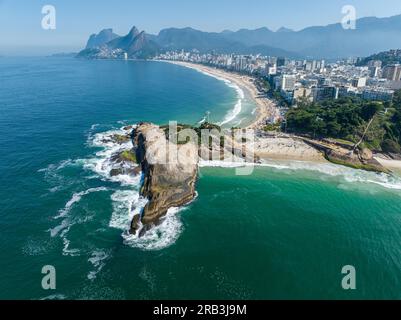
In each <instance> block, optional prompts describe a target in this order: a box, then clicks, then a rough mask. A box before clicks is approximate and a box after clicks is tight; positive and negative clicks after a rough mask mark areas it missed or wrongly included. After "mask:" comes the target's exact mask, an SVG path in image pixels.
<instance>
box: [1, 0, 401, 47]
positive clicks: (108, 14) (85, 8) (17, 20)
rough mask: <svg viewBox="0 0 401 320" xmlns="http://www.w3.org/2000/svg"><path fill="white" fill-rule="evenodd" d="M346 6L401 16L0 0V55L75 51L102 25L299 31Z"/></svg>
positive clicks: (254, 1) (259, 0)
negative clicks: (47, 12)
mask: <svg viewBox="0 0 401 320" xmlns="http://www.w3.org/2000/svg"><path fill="white" fill-rule="evenodd" d="M46 4H51V5H54V6H55V8H56V10H57V11H56V13H57V15H56V17H57V20H56V22H57V29H56V30H51V31H49V30H47V31H45V30H43V29H42V28H41V20H42V17H43V15H42V13H41V10H42V7H43V6H44V5H46ZM347 4H351V5H354V6H355V7H356V9H357V15H358V18H360V17H365V16H377V17H385V16H392V15H397V14H401V1H400V0H380V1H378V0H302V1H301V0H196V1H195V0H140V1H139V0H112V1H105V0H46V1H42V0H0V53H2V52H3V53H4V52H6V53H7V52H8V53H10V54H11V53H14V52H18V50H19V48H22V47H23V48H25V50H27V51H28V50H29V51H31V52H33V51H35V50H37V51H38V52H39V51H46V50H55V48H57V51H71V50H78V49H79V48H81V47H82V46H84V45H85V43H86V40H87V38H88V36H89V35H90V34H91V33H95V32H98V31H100V30H101V29H103V28H106V27H111V28H113V29H114V31H115V32H116V33H118V34H125V33H127V32H128V31H129V29H130V28H131V27H132V26H133V25H136V26H137V27H138V28H139V29H141V30H145V31H147V32H149V33H158V32H159V31H160V29H163V28H166V27H187V26H190V27H193V28H196V29H200V30H204V31H222V30H224V29H231V30H237V29H240V28H259V27H268V28H270V29H272V30H276V29H278V28H279V27H281V26H285V27H288V28H292V29H295V30H299V29H302V28H305V27H308V26H313V25H326V24H330V23H337V22H340V21H341V18H342V14H341V8H342V7H343V6H344V5H347ZM34 47H38V48H37V49H35V48H34Z"/></svg>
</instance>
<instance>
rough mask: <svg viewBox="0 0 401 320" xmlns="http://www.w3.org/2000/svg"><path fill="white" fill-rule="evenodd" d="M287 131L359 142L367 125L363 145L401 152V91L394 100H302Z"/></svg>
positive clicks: (289, 114) (388, 151) (291, 111)
mask: <svg viewBox="0 0 401 320" xmlns="http://www.w3.org/2000/svg"><path fill="white" fill-rule="evenodd" d="M286 120H287V130H288V131H290V132H294V133H298V134H306V135H309V136H311V137H314V138H335V139H343V140H347V141H350V142H353V143H356V142H357V141H359V140H360V139H361V137H362V136H363V134H364V132H365V130H366V128H367V127H368V124H370V126H369V129H368V130H367V133H366V136H365V138H364V140H363V144H362V146H363V147H367V148H369V149H372V150H375V151H382V152H385V153H396V154H400V153H401V147H400V145H401V90H400V91H398V92H396V94H395V97H394V100H393V103H388V102H386V103H382V102H367V101H363V100H360V99H356V98H343V99H338V100H328V101H324V102H322V103H319V104H317V103H308V102H302V103H300V104H299V107H298V108H294V109H291V110H290V111H289V112H288V113H287V115H286Z"/></svg>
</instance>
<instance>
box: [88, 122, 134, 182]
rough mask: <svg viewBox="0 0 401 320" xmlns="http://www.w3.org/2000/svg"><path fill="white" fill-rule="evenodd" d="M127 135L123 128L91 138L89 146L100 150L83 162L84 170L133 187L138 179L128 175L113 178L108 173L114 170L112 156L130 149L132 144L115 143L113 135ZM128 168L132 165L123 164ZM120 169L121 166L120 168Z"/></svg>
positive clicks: (128, 142)
mask: <svg viewBox="0 0 401 320" xmlns="http://www.w3.org/2000/svg"><path fill="white" fill-rule="evenodd" d="M127 133H129V131H127V130H124V129H123V128H121V129H119V130H111V131H107V132H102V133H97V134H95V135H94V137H92V139H91V140H90V141H89V144H90V145H91V146H92V147H98V148H101V149H102V150H100V151H98V152H97V153H96V154H95V157H93V158H90V159H87V160H85V161H84V164H83V166H84V168H85V169H88V170H91V171H93V172H95V173H96V174H98V175H100V176H101V177H103V178H105V179H107V180H110V181H113V182H119V183H121V184H122V185H126V186H129V185H134V184H137V183H138V177H137V176H136V177H133V176H130V175H118V176H115V177H111V176H110V171H111V170H112V169H113V168H114V166H115V164H114V163H113V161H112V160H111V158H112V156H113V155H114V154H116V153H118V152H122V151H124V150H127V149H130V148H132V142H131V141H127V142H125V143H123V144H118V143H115V142H114V141H113V139H112V136H113V135H116V134H119V135H125V134H127ZM125 166H126V167H127V169H128V168H133V167H134V165H129V164H125ZM120 167H121V166H120Z"/></svg>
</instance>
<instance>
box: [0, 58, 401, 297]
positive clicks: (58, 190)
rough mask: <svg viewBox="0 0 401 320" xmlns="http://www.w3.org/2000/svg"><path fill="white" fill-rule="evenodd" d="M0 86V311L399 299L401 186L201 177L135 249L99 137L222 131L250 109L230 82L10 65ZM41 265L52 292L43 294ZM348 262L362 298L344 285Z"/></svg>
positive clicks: (50, 63)
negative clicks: (40, 306)
mask: <svg viewBox="0 0 401 320" xmlns="http://www.w3.org/2000/svg"><path fill="white" fill-rule="evenodd" d="M0 84H1V85H0V107H1V111H2V112H1V114H0V150H1V151H2V152H1V162H0V175H1V177H2V183H1V184H0V201H1V203H0V206H1V211H0V249H1V259H0V270H1V273H0V298H2V299H5V298H21V299H40V298H46V297H51V298H60V299H63V298H64V299H77V298H80V299H96V298H98V299H99V298H100V299H175V298H176V299H194V298H203V299H205V298H209V299H277V298H290V299H308V298H328V299H360V298H371V299H385V298H387V299H400V298H401V293H400V288H401V274H400V271H401V252H400V244H401V201H400V200H401V181H400V179H399V178H397V177H388V176H385V175H376V174H373V173H365V172H362V171H356V170H352V169H347V168H343V167H337V166H334V165H330V164H308V163H301V162H288V163H274V162H272V163H270V164H269V166H266V167H260V168H255V171H254V173H253V174H252V175H250V176H244V177H239V176H235V171H234V169H230V168H206V167H205V168H201V172H200V179H199V183H198V186H197V190H198V197H197V199H196V200H195V201H194V202H193V203H191V204H190V205H189V206H188V207H186V208H182V209H181V210H179V212H177V213H172V214H170V215H169V216H168V217H167V218H166V220H165V221H164V222H163V223H162V224H161V226H160V227H158V228H156V229H155V230H154V232H153V233H150V234H149V235H148V236H147V237H145V238H144V239H140V240H138V239H132V238H128V237H126V235H125V233H124V231H125V229H126V228H127V223H128V222H129V208H130V207H131V205H135V204H138V203H140V199H138V191H137V190H138V181H136V180H135V179H133V180H121V179H120V180H112V179H110V178H109V177H108V176H107V175H105V174H104V170H102V169H103V167H102V166H104V165H105V164H106V162H105V159H106V157H107V155H108V154H109V153H110V152H112V150H113V146H110V145H106V144H104V143H102V139H103V138H104V137H106V136H107V135H108V134H111V132H113V130H119V128H120V127H122V126H123V125H124V124H129V123H136V122H138V121H141V120H147V121H155V122H157V123H164V122H167V121H168V120H177V121H180V122H188V123H197V122H198V121H199V120H201V119H202V117H203V115H204V113H205V112H206V111H211V112H212V116H213V117H214V118H215V119H216V120H217V121H220V120H222V119H224V118H225V117H226V116H227V114H228V113H229V112H230V110H232V108H233V107H234V105H235V104H236V103H237V102H238V97H237V92H236V91H235V90H234V89H233V88H229V87H227V86H226V84H224V83H223V82H222V81H218V80H216V79H213V78H210V77H207V76H205V75H202V74H200V73H198V72H196V71H193V70H189V69H185V68H182V67H178V66H173V65H169V64H164V63H155V62H123V61H80V60H75V59H66V58H34V59H32V58H18V59H12V58H2V59H0ZM243 109H244V110H243V111H242V112H243V113H244V114H245V113H247V112H249V111H250V110H251V105H249V106H248V105H247V102H244V108H243ZM240 118H241V115H239V116H237V119H240ZM44 265H53V266H55V268H56V270H57V289H56V290H55V291H45V290H43V289H42V288H41V279H42V274H41V269H42V266H44ZM344 265H353V266H355V268H356V271H357V290H355V291H344V290H342V288H341V279H342V275H341V269H342V267H343V266H344Z"/></svg>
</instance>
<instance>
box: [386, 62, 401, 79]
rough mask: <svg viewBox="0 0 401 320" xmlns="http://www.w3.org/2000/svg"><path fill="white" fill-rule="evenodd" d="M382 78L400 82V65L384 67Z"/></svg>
mask: <svg viewBox="0 0 401 320" xmlns="http://www.w3.org/2000/svg"><path fill="white" fill-rule="evenodd" d="M383 78H385V79H387V80H390V81H400V79H401V65H399V64H393V65H389V66H386V67H385V68H384V69H383Z"/></svg>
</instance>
